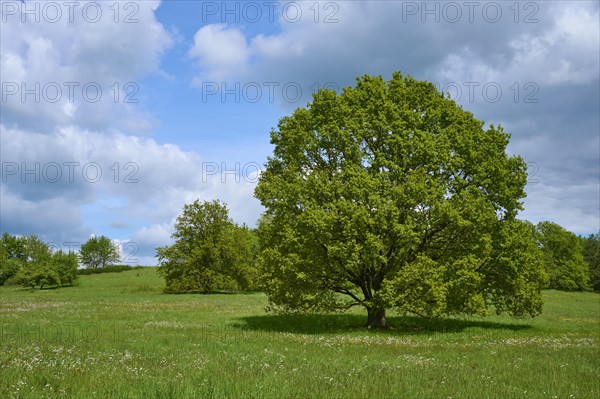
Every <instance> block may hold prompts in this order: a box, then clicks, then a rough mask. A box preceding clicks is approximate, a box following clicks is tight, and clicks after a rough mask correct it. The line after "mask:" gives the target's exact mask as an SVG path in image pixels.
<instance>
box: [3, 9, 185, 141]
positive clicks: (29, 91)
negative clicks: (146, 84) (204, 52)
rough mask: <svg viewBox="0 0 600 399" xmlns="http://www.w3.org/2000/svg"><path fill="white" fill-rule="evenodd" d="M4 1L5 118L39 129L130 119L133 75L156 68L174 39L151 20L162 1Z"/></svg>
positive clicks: (134, 93) (133, 111)
mask: <svg viewBox="0 0 600 399" xmlns="http://www.w3.org/2000/svg"><path fill="white" fill-rule="evenodd" d="M8 3H10V5H11V7H8V6H7V5H3V6H2V19H3V21H2V35H0V44H1V47H2V54H1V56H0V69H2V108H3V109H2V111H3V112H2V114H3V115H2V119H3V123H4V124H9V125H12V126H18V127H21V128H28V129H33V130H36V131H41V132H52V131H53V129H54V128H55V127H56V126H64V125H76V126H81V127H87V128H93V129H104V128H107V127H108V126H115V124H116V125H118V124H119V123H120V124H121V125H122V126H128V127H131V122H129V119H130V118H131V119H136V117H137V118H139V115H138V114H137V111H138V106H137V104H136V103H137V101H139V98H140V96H141V94H140V93H139V91H140V84H139V82H138V80H139V79H141V78H142V77H143V76H145V75H147V74H149V73H159V71H160V57H161V55H162V54H163V53H164V52H165V51H166V49H168V48H169V47H170V46H171V44H172V42H173V39H172V36H171V34H170V33H169V32H168V31H167V30H166V29H165V28H164V27H163V26H162V24H160V22H158V21H157V20H156V17H155V14H154V12H155V10H156V8H157V7H158V5H159V2H158V1H141V2H129V3H115V2H112V3H111V2H87V1H84V2H77V5H76V6H72V4H71V6H70V5H69V3H68V2H66V3H62V2H52V5H53V8H56V9H57V10H58V11H55V10H54V9H53V10H51V11H44V10H46V9H47V5H46V4H44V2H39V1H35V2H31V3H30V2H24V3H19V2H7V3H4V4H8ZM111 7H112V8H111ZM51 8H52V7H51ZM96 9H99V11H97V10H96ZM35 10H38V11H37V12H36V11H35ZM84 10H87V11H84ZM90 10H91V11H90ZM117 10H118V12H117ZM26 11H27V12H26ZM57 13H58V14H57ZM97 13H98V14H97ZM57 15H60V17H56V16H57ZM97 15H98V16H99V17H98V18H96V16H97ZM127 17H129V19H128V18H127ZM36 18H37V21H36ZM115 122H117V123H115ZM138 123H139V122H138Z"/></svg>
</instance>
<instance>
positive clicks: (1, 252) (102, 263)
mask: <svg viewBox="0 0 600 399" xmlns="http://www.w3.org/2000/svg"><path fill="white" fill-rule="evenodd" d="M118 260H119V253H118V250H117V247H116V245H115V243H114V242H113V241H111V240H110V239H109V238H108V237H106V236H100V237H96V236H94V237H91V238H90V239H89V240H87V241H86V242H85V243H84V244H83V245H82V246H81V248H80V250H79V251H78V252H77V253H75V252H74V251H69V252H65V251H62V250H58V251H53V250H52V248H51V246H50V245H48V244H47V243H45V242H44V241H43V240H41V239H40V238H39V237H37V236H36V235H33V234H32V235H28V236H18V235H10V234H8V233H6V232H5V233H3V234H2V236H1V237H0V286H2V285H4V284H5V283H7V282H8V283H9V284H16V285H22V286H25V287H31V288H35V287H40V289H43V288H44V287H60V286H72V285H74V284H76V283H77V278H78V275H79V274H81V273H80V272H79V264H82V265H84V266H85V267H86V268H88V270H109V269H110V270H112V271H121V270H122V266H121V267H119V266H114V265H113V264H114V263H115V262H117V261H118Z"/></svg>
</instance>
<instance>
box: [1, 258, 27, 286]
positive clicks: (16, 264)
mask: <svg viewBox="0 0 600 399" xmlns="http://www.w3.org/2000/svg"><path fill="white" fill-rule="evenodd" d="M22 264H23V262H22V261H20V260H18V259H8V258H5V257H3V256H1V255H0V286H1V285H4V283H5V282H6V280H8V279H9V278H11V277H13V276H14V275H15V274H17V273H18V272H19V270H20V269H21V266H22Z"/></svg>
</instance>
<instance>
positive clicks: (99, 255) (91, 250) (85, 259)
mask: <svg viewBox="0 0 600 399" xmlns="http://www.w3.org/2000/svg"><path fill="white" fill-rule="evenodd" d="M79 259H80V260H81V263H83V264H84V265H86V266H87V267H91V268H98V267H105V266H106V265H109V264H112V263H115V262H118V261H119V251H118V249H117V246H116V245H115V243H113V242H112V241H111V239H110V238H108V237H106V236H100V237H96V236H94V237H91V238H90V239H89V240H87V241H86V242H85V244H83V245H82V246H81V249H80V250H79Z"/></svg>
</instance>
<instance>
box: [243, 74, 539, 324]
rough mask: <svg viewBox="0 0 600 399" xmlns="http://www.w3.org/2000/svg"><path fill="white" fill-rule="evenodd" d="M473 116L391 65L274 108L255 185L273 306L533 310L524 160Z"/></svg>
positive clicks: (535, 284)
mask: <svg viewBox="0 0 600 399" xmlns="http://www.w3.org/2000/svg"><path fill="white" fill-rule="evenodd" d="M483 125H484V123H483V122H481V121H479V120H477V119H475V118H474V117H473V115H472V114H471V113H469V112H466V111H464V110H463V109H462V108H461V107H460V106H458V105H457V104H456V103H455V102H453V101H451V100H450V99H449V98H446V97H445V96H444V95H443V94H440V93H439V92H437V91H436V89H435V87H434V85H433V84H431V83H429V82H421V81H416V80H414V79H413V78H411V77H404V76H402V75H401V74H400V73H395V74H394V75H393V78H392V80H391V81H389V82H385V81H384V80H383V79H382V78H381V77H370V76H365V77H363V78H360V79H357V84H356V87H350V88H347V89H345V90H344V91H343V93H342V94H338V93H336V92H334V91H329V90H320V91H319V92H318V93H316V94H315V95H314V96H313V101H312V103H311V104H309V106H308V107H307V108H306V109H298V110H296V111H295V112H294V114H293V115H292V116H289V117H284V118H282V119H281V120H280V122H279V125H278V129H277V130H274V131H272V132H271V143H272V144H274V145H275V149H274V154H273V156H272V157H270V158H269V160H268V163H267V165H266V170H265V171H264V172H263V174H262V175H261V178H260V181H259V184H258V186H257V188H256V191H255V195H256V197H257V198H258V199H259V200H260V201H261V202H262V204H263V206H264V207H265V208H266V212H265V214H264V217H263V218H262V220H261V222H260V226H259V229H260V239H261V246H262V248H263V251H262V253H261V256H260V261H259V264H260V265H261V269H262V270H261V274H263V276H264V277H263V280H264V281H263V286H264V289H265V291H266V292H267V294H268V296H269V300H270V306H271V308H273V309H275V310H280V311H312V310H324V309H325V310H326V309H345V308H348V307H350V306H354V305H360V306H363V307H365V308H366V309H367V310H368V311H369V314H370V315H371V314H375V313H377V312H374V311H376V310H381V309H385V308H389V307H398V308H400V309H401V310H403V311H408V312H412V313H417V314H423V315H440V314H453V313H467V314H485V313H486V312H487V308H488V306H489V305H492V304H496V305H497V309H499V310H502V311H506V312H508V313H510V314H512V315H515V316H520V315H523V314H529V315H531V316H535V315H537V314H539V312H540V310H541V292H540V291H541V285H542V282H543V281H544V278H545V274H544V271H543V268H542V267H541V264H540V263H539V262H538V261H537V260H536V259H535V257H533V256H529V255H527V254H525V253H522V252H521V251H524V250H528V249H531V248H534V247H535V245H534V244H535V243H534V241H532V237H531V235H530V234H525V233H524V231H523V228H522V227H521V226H520V223H519V222H517V221H516V220H515V217H516V215H517V213H518V211H519V210H521V209H522V206H521V205H522V204H521V199H522V198H523V197H524V196H525V192H524V187H525V183H526V179H527V173H526V164H525V162H524V161H523V159H522V158H520V157H518V156H512V157H510V156H508V155H507V154H506V146H507V144H508V140H509V135H508V134H507V133H505V132H504V131H503V130H502V128H501V127H494V126H493V125H492V126H490V127H488V128H487V129H484V128H483ZM507 251H517V253H507ZM523 262H524V263H523ZM501 271H507V272H509V276H510V278H505V277H501V276H499V275H500V274H501ZM339 294H343V295H339ZM344 296H345V298H346V299H344ZM379 314H381V313H379ZM369 324H370V325H373V324H372V321H371V320H369ZM375 324H378V325H373V326H385V320H384V318H382V319H381V320H380V322H375Z"/></svg>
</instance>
